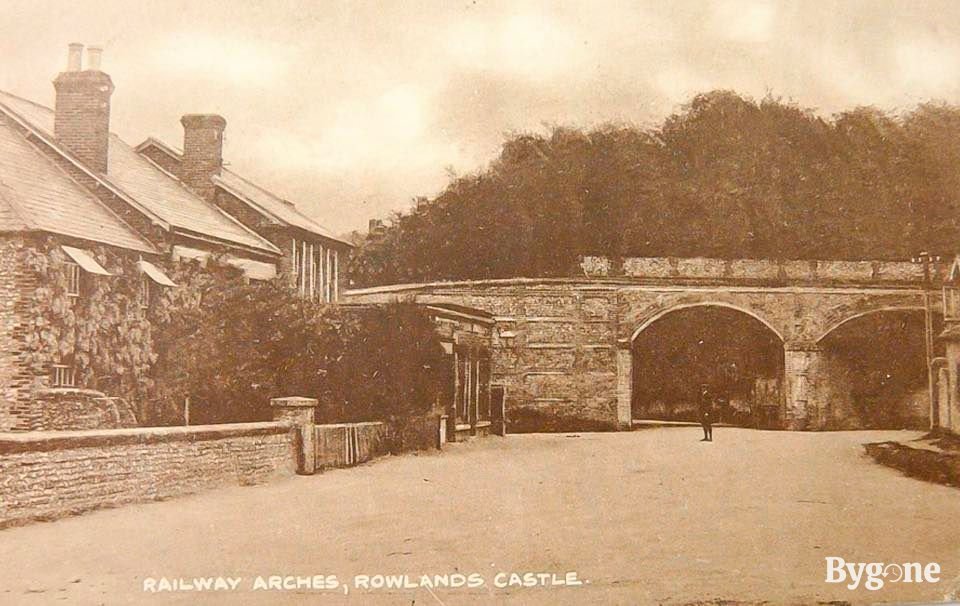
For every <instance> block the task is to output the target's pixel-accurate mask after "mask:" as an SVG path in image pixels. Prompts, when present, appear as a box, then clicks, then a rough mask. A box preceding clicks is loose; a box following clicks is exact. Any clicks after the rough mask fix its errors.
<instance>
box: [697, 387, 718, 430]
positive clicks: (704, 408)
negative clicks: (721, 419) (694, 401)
mask: <svg viewBox="0 0 960 606" xmlns="http://www.w3.org/2000/svg"><path fill="white" fill-rule="evenodd" d="M698 416H699V420H700V423H701V424H703V425H710V424H711V423H713V416H714V415H713V396H712V395H711V394H710V392H706V393H703V392H701V394H700V401H699V403H698Z"/></svg>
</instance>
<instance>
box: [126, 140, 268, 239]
mask: <svg viewBox="0 0 960 606" xmlns="http://www.w3.org/2000/svg"><path fill="white" fill-rule="evenodd" d="M110 136H111V137H113V138H115V139H116V140H117V141H119V142H120V143H122V144H124V145H126V146H127V147H129V148H130V149H131V150H133V152H134V155H135V156H137V157H138V158H140V159H141V160H144V161H146V162H147V164H149V165H150V167H151V168H154V169H156V170H158V171H159V172H160V173H161V174H162V175H163V176H164V177H166V178H168V179H170V180H171V181H173V183H175V184H176V186H177V187H179V188H180V189H182V190H183V191H185V192H186V193H187V194H188V195H190V196H193V197H194V198H196V199H197V200H199V201H200V202H202V203H203V204H204V205H206V206H208V207H210V208H212V209H214V210H216V211H218V212H219V213H220V214H222V215H223V216H225V217H227V218H228V219H230V220H231V221H233V222H234V223H235V224H237V225H239V226H240V227H241V228H242V229H243V230H244V231H246V232H248V233H249V234H251V235H252V236H254V238H256V239H257V240H259V241H260V242H262V243H263V244H265V245H266V248H265V250H267V251H270V252H277V253H279V254H283V252H282V251H281V250H280V249H279V248H277V247H276V246H274V244H273V243H272V242H270V241H269V240H267V239H266V238H264V237H263V236H261V235H260V234H259V233H257V232H255V231H253V230H252V229H250V228H249V227H247V226H246V225H244V224H243V223H241V222H240V221H238V220H237V219H236V218H235V217H233V216H231V215H230V214H228V213H226V212H225V211H224V210H223V209H222V208H220V207H219V206H217V205H216V204H213V203H211V202H208V201H207V200H205V199H204V198H203V196H200V195H198V194H197V193H196V192H194V191H193V190H192V189H190V188H189V187H188V186H187V184H186V183H184V182H183V181H181V180H180V178H179V177H177V176H176V175H173V174H171V173H170V172H168V171H167V170H166V169H164V168H163V167H161V166H159V165H158V164H157V163H156V162H154V161H153V160H151V159H150V158H148V157H146V156H144V155H143V154H141V153H139V152H137V150H136V148H134V147H133V146H132V145H130V144H129V143H127V142H126V141H124V140H123V139H122V138H121V137H120V135H118V134H116V133H110ZM188 229H189V228H188ZM208 235H212V236H214V237H217V236H216V235H215V234H208ZM220 239H223V238H220Z"/></svg>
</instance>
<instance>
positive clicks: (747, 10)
mask: <svg viewBox="0 0 960 606" xmlns="http://www.w3.org/2000/svg"><path fill="white" fill-rule="evenodd" d="M776 17H777V9H776V8H775V7H774V6H773V5H772V4H771V3H769V2H764V1H761V0H747V1H745V2H744V1H742V0H735V1H727V2H718V3H716V4H715V5H714V12H713V29H714V31H715V32H717V33H718V34H720V35H721V36H722V37H725V38H727V39H730V40H734V41H738V42H747V43H762V42H767V41H768V40H770V38H771V37H772V35H773V29H774V25H775V21H776Z"/></svg>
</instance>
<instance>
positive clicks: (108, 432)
mask: <svg viewBox="0 0 960 606" xmlns="http://www.w3.org/2000/svg"><path fill="white" fill-rule="evenodd" d="M292 427H293V426H292V425H291V424H290V423H288V422H284V421H268V422H260V423H225V424H222V425H191V426H187V427H180V426H178V427H134V428H129V429H91V430H78V431H25V432H4V433H0V455H4V454H14V453H20V452H46V451H52V450H65V449H71V448H96V447H101V446H117V445H125V444H158V443H163V442H203V441H208V440H221V439H226V438H235V437H243V436H265V435H276V434H283V433H287V432H289V431H291V429H292Z"/></svg>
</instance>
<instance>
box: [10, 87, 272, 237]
mask: <svg viewBox="0 0 960 606" xmlns="http://www.w3.org/2000/svg"><path fill="white" fill-rule="evenodd" d="M0 112H3V113H6V114H7V115H10V116H11V117H13V118H15V119H19V121H21V122H23V123H25V126H27V127H28V128H30V129H31V130H33V131H34V132H35V133H36V134H37V135H38V136H40V137H41V138H42V139H44V141H45V142H47V143H48V144H49V145H50V146H51V147H52V148H53V149H55V150H57V151H58V152H59V153H61V154H62V155H64V156H65V157H67V158H69V159H71V161H74V160H75V159H74V158H72V156H71V155H70V153H69V152H68V151H67V150H65V149H63V148H62V147H61V146H59V145H57V144H56V142H55V140H54V136H53V118H54V113H53V110H51V109H50V108H48V107H44V106H42V105H38V104H36V103H33V102H31V101H27V100H26V99H22V98H20V97H17V96H15V95H11V94H9V93H5V92H3V91H0ZM108 150H109V151H108V154H109V162H108V168H107V174H106V175H97V174H95V173H91V176H93V177H94V178H96V179H98V180H100V181H102V182H104V183H105V184H106V185H107V186H109V187H110V188H112V189H114V190H116V191H117V192H118V193H120V194H121V197H122V198H124V199H126V200H128V201H129V202H131V203H132V204H133V205H134V206H136V207H137V208H138V209H139V210H141V211H142V212H144V213H145V214H147V215H148V216H150V217H151V218H152V219H154V220H158V221H157V222H158V223H159V224H163V225H164V227H168V228H169V229H171V230H173V231H175V232H178V233H181V234H183V235H186V236H189V237H199V238H200V239H210V238H212V239H214V240H216V241H220V242H223V243H226V244H234V245H240V246H242V247H246V248H250V249H254V250H257V251H259V252H265V253H269V254H281V253H280V250H279V249H278V248H277V247H275V246H274V245H273V244H271V243H270V242H269V241H268V240H266V239H264V238H263V237H261V236H260V235H258V234H257V233H255V232H254V231H252V230H250V229H249V228H247V227H246V226H244V225H243V224H242V223H240V222H239V221H237V220H236V219H234V218H233V217H231V216H230V215H228V214H227V213H225V212H223V211H222V210H220V209H219V208H217V207H216V206H214V205H212V204H210V203H208V202H206V201H205V200H203V199H202V198H200V197H199V196H197V195H196V194H194V193H193V192H191V191H190V190H189V189H187V188H186V187H185V186H184V185H183V184H181V183H180V182H179V181H178V180H177V179H176V178H174V177H172V176H171V175H169V174H168V173H166V172H164V171H163V170H162V169H161V168H159V167H158V166H156V165H155V164H153V163H152V162H150V161H149V160H148V159H147V158H144V157H143V156H141V155H140V154H138V153H137V152H136V151H135V150H134V149H133V148H132V147H131V146H129V145H128V144H127V143H125V142H124V141H123V140H122V139H120V138H119V137H118V136H116V135H115V134H111V135H110V139H109V148H108ZM88 172H89V171H88Z"/></svg>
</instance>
